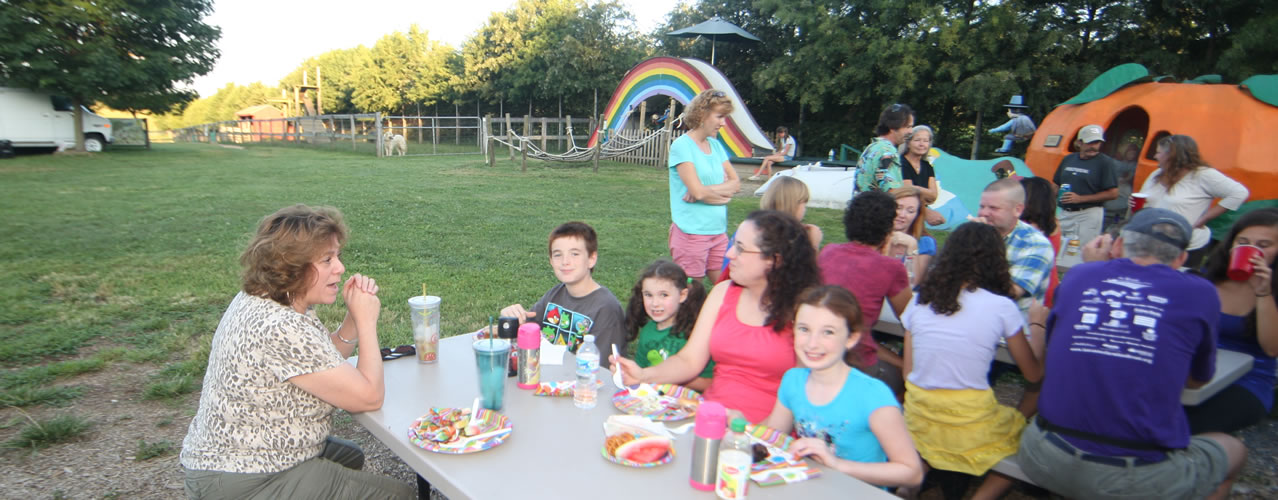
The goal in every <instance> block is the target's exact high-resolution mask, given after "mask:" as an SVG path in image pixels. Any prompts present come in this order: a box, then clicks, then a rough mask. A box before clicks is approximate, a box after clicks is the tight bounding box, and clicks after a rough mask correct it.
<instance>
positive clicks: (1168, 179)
mask: <svg viewBox="0 0 1278 500" xmlns="http://www.w3.org/2000/svg"><path fill="white" fill-rule="evenodd" d="M1157 148H1158V149H1157V151H1156V152H1155V154H1154V159H1156V160H1158V170H1155V171H1154V173H1152V174H1149V177H1147V178H1146V179H1145V183H1144V184H1143V185H1141V187H1140V191H1139V192H1141V193H1144V194H1145V195H1146V196H1148V198H1147V199H1146V200H1145V206H1146V207H1154V208H1166V209H1168V210H1171V211H1173V212H1176V213H1178V214H1180V215H1181V216H1182V217H1184V218H1185V220H1188V221H1189V223H1190V225H1191V226H1193V228H1194V234H1193V236H1192V237H1191V238H1190V239H1189V248H1188V251H1189V259H1188V260H1186V261H1185V266H1186V267H1188V268H1190V269H1198V266H1199V264H1201V263H1202V260H1203V257H1205V256H1206V255H1207V251H1208V250H1209V248H1210V247H1208V246H1207V243H1209V242H1210V241H1211V230H1210V229H1208V228H1207V223H1208V222H1211V220H1212V219H1215V218H1216V217H1219V216H1221V215H1222V214H1224V213H1225V212H1227V211H1231V210H1238V208H1239V207H1241V206H1242V204H1243V203H1244V202H1246V201H1247V196H1249V195H1250V192H1249V191H1247V187H1246V186H1244V185H1242V183H1240V182H1238V181H1236V180H1233V179H1230V178H1229V177H1228V176H1226V175H1225V174H1223V173H1221V172H1220V171H1219V170H1216V169H1214V168H1212V167H1211V166H1209V165H1207V164H1206V163H1205V162H1204V161H1203V158H1202V156H1201V155H1199V153H1198V143H1197V142H1195V141H1194V139H1193V138H1192V137H1190V136H1187V135H1169V136H1167V137H1164V138H1162V139H1159V140H1158V146H1157ZM1217 198H1219V199H1220V203H1216V204H1212V202H1213V201H1215V200H1216V199H1217Z"/></svg>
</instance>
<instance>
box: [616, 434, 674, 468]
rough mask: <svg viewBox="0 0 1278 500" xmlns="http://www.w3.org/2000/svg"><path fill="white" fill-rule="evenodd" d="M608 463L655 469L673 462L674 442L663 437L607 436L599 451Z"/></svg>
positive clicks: (638, 435)
mask: <svg viewBox="0 0 1278 500" xmlns="http://www.w3.org/2000/svg"><path fill="white" fill-rule="evenodd" d="M599 452H600V453H601V454H603V457H604V458H605V459H607V460H608V461H609V462H612V463H614V464H618V465H624V466H626V467H656V466H658V465H665V464H668V463H670V462H672V461H674V455H675V451H674V441H671V440H670V438H667V437H663V436H645V435H641V434H639V433H633V432H623V433H618V434H613V435H611V436H608V438H607V439H605V440H604V445H603V448H601V449H600V450H599Z"/></svg>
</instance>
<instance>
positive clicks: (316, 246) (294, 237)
mask: <svg viewBox="0 0 1278 500" xmlns="http://www.w3.org/2000/svg"><path fill="white" fill-rule="evenodd" d="M346 235H347V229H346V224H344V223H343V222H342V213H341V212H340V211H338V210H337V209H336V208H333V207H308V206H306V205H293V206H291V207H284V208H281V209H279V211H277V212H275V213H273V214H271V215H268V216H266V217H265V218H263V219H262V222H260V223H259V224H258V225H257V233H256V234H254V235H253V239H252V241H249V244H248V248H245V249H244V253H242V254H240V265H241V266H243V267H244V272H243V274H242V276H241V279H242V282H243V288H244V292H245V293H248V294H251V295H256V296H258V297H266V298H269V299H271V300H274V301H275V302H278V303H280V304H282V305H285V306H291V305H293V297H301V296H302V295H304V294H305V293H306V288H307V287H309V286H310V285H311V281H313V280H314V275H315V266H314V265H313V262H315V260H316V259H318V258H319V256H320V255H322V254H323V253H324V251H325V250H328V248H329V245H332V244H333V241H334V240H336V241H337V245H338V246H341V245H343V244H345V243H346Z"/></svg>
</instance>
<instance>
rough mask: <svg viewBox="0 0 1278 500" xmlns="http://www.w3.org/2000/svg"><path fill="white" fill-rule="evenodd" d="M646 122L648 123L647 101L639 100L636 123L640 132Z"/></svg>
mask: <svg viewBox="0 0 1278 500" xmlns="http://www.w3.org/2000/svg"><path fill="white" fill-rule="evenodd" d="M647 123H648V101H640V102H639V120H638V122H637V123H636V124H637V125H638V126H639V131H640V132H643V130H644V128H645V127H646V124H647Z"/></svg>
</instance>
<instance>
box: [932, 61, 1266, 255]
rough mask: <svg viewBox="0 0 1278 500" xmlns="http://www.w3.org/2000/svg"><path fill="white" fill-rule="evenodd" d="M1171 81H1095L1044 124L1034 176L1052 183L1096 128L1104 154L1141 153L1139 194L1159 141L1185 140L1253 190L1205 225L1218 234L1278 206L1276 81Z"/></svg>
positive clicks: (1114, 72) (1126, 73) (1033, 148)
mask: <svg viewBox="0 0 1278 500" xmlns="http://www.w3.org/2000/svg"><path fill="white" fill-rule="evenodd" d="M1168 80H1169V79H1168V78H1167V77H1159V78H1152V77H1151V76H1150V75H1149V72H1148V71H1147V70H1146V69H1145V67H1144V66H1141V65H1139V64H1124V65H1121V66H1118V67H1115V68H1113V69H1110V70H1109V71H1107V72H1105V73H1103V74H1101V75H1100V76H1098V77H1096V79H1095V80H1093V81H1092V82H1091V84H1089V85H1088V86H1087V87H1086V88H1085V89H1084V90H1083V91H1082V92H1080V93H1079V94H1078V95H1077V96H1075V97H1074V98H1072V99H1070V100H1067V101H1065V102H1064V103H1062V104H1060V105H1058V106H1057V107H1056V109H1055V110H1053V111H1052V112H1051V113H1049V114H1048V115H1047V116H1046V117H1045V118H1043V120H1042V123H1041V124H1040V125H1039V128H1038V131H1037V133H1035V134H1034V137H1033V138H1032V139H1031V140H1030V145H1029V149H1028V152H1027V154H1026V159H1025V160H1026V163H1027V164H1028V166H1029V169H1030V170H1031V171H1032V172H1033V173H1034V174H1036V175H1039V176H1043V177H1048V178H1051V176H1052V174H1053V173H1054V172H1055V171H1056V166H1057V165H1059V164H1060V161H1061V159H1063V158H1064V157H1065V156H1067V155H1069V154H1070V153H1073V152H1075V151H1077V148H1076V147H1075V146H1074V140H1075V139H1076V138H1077V136H1078V131H1079V130H1080V129H1082V128H1083V127H1084V126H1086V125H1090V124H1097V125H1100V126H1101V127H1104V129H1105V146H1104V148H1103V149H1102V152H1104V153H1106V154H1108V155H1110V156H1112V157H1115V158H1119V153H1120V152H1121V151H1122V150H1123V149H1126V148H1127V147H1129V146H1128V145H1135V146H1137V147H1138V148H1139V155H1138V156H1137V159H1136V162H1137V167H1136V177H1135V179H1134V181H1133V186H1134V189H1135V190H1140V187H1141V184H1142V183H1144V181H1145V179H1146V178H1147V177H1149V175H1150V174H1151V173H1152V172H1153V171H1154V170H1155V169H1157V168H1158V161H1157V160H1155V159H1154V153H1155V152H1157V143H1158V141H1159V140H1160V139H1162V138H1163V137H1166V136H1168V135H1172V134H1182V135H1188V136H1190V137H1193V138H1194V140H1195V141H1196V142H1197V143H1198V147H1199V151H1200V153H1201V154H1202V157H1203V160H1204V161H1205V162H1206V163H1207V164H1208V165H1211V166H1212V167H1214V168H1216V169H1217V170H1220V171H1221V172H1222V173H1224V174H1225V175H1227V176H1229V177H1230V178H1233V179H1234V180H1237V181H1238V182H1241V183H1243V184H1244V185H1246V186H1247V188H1248V189H1249V190H1250V191H1251V196H1250V198H1249V201H1248V202H1247V203H1246V204H1244V205H1243V206H1242V208H1240V209H1239V210H1237V211H1233V212H1227V213H1225V214H1224V215H1222V216H1220V217H1217V218H1216V219H1214V220H1212V221H1211V223H1209V224H1208V226H1209V227H1211V229H1212V232H1213V234H1215V235H1217V236H1219V235H1222V234H1223V231H1227V230H1228V228H1229V226H1230V225H1232V224H1233V222H1234V219H1235V218H1236V216H1237V215H1238V214H1240V213H1243V212H1246V211H1248V210H1251V209H1253V208H1259V207H1272V206H1278V182H1274V179H1275V176H1274V174H1275V171H1276V169H1275V167H1274V166H1273V161H1272V160H1273V158H1275V157H1278V142H1274V140H1273V138H1274V136H1275V135H1276V134H1278V75H1260V76H1254V77H1251V78H1249V79H1247V80H1244V81H1243V82H1242V84H1220V83H1212V82H1218V81H1219V77H1212V76H1208V77H1199V78H1197V79H1194V80H1189V81H1185V82H1173V81H1168ZM1120 148H1122V149H1120ZM1119 159H1121V158H1119ZM937 174H938V176H939V175H940V171H939V170H938V172H937Z"/></svg>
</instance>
